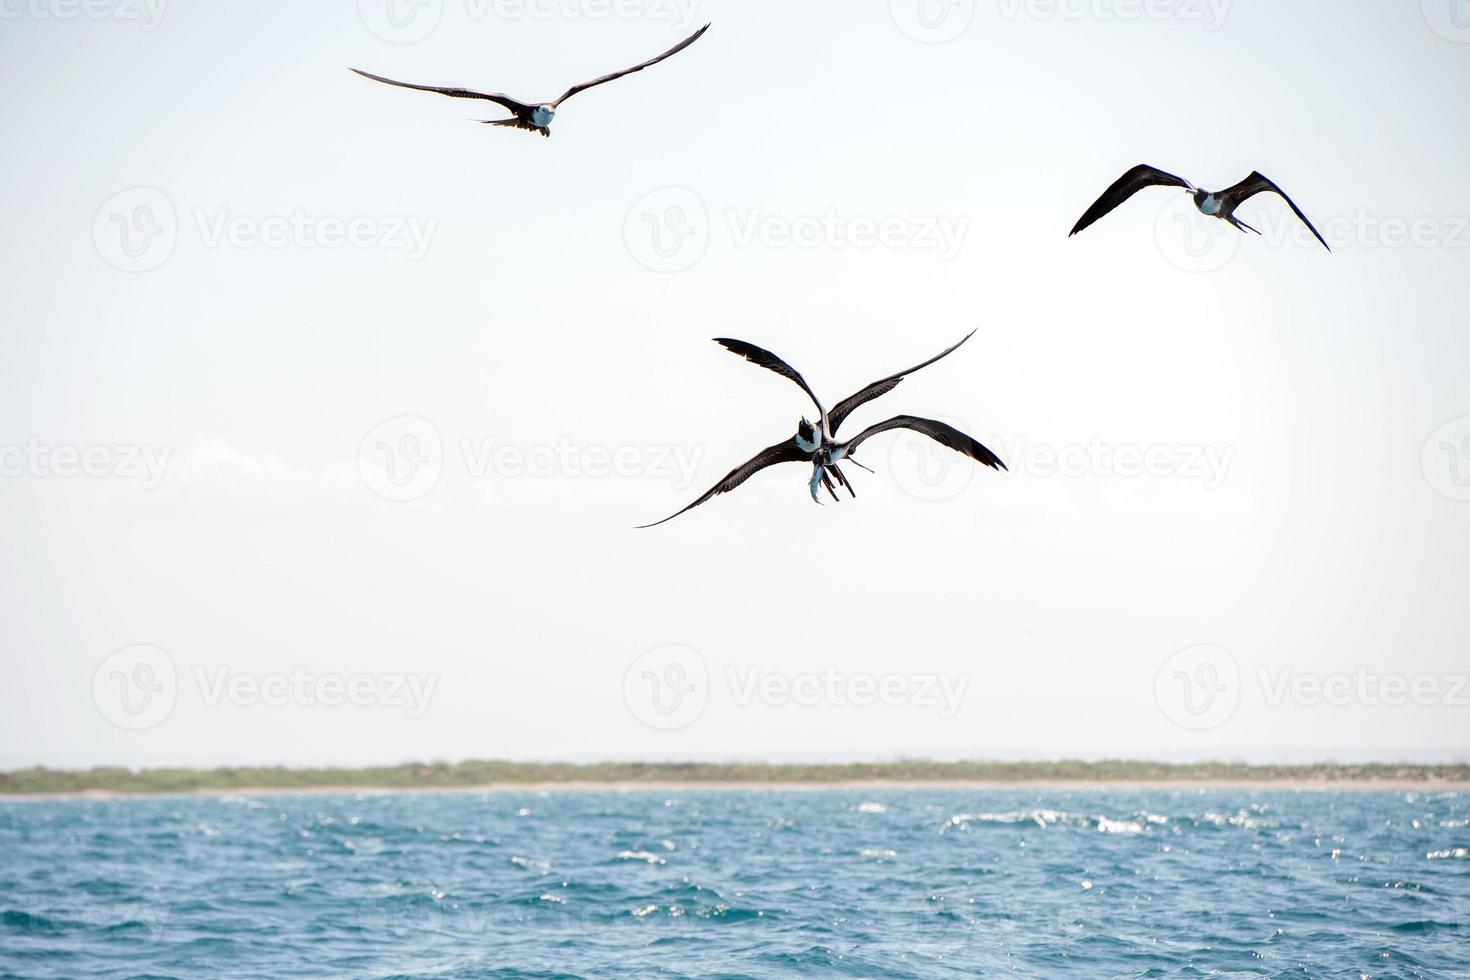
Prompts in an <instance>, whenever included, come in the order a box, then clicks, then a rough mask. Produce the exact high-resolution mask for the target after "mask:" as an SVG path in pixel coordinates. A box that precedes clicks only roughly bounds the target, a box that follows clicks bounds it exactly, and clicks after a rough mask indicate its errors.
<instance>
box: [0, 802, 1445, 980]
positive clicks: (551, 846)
mask: <svg viewBox="0 0 1470 980" xmlns="http://www.w3.org/2000/svg"><path fill="white" fill-rule="evenodd" d="M996 973H1009V974H1012V975H1016V976H1059V975H1078V976H1093V977H1102V976H1132V977H1176V976H1178V977H1192V976H1202V975H1207V974H1212V973H1221V974H1229V975H1240V976H1273V977H1274V976H1291V977H1315V976H1366V977H1452V976H1470V796H1467V795H1465V794H1457V793H1404V792H1396V793H1390V792H1331V791H1305V792H1292V791H1254V790H1228V789H1209V790H1178V791H1176V790H1165V789H1159V790H1140V791H1132V790H1127V791H1125V790H1086V791H1077V792H1064V791H1051V790H1045V791H1041V790H1029V789H1028V790H991V789H968V788H966V789H960V788H955V789H934V790H886V789H885V790H877V789H859V790H802V791H740V790H709V789H687V790H684V789H681V790H662V791H630V792H615V791H608V792H602V791H597V792H591V791H585V792H584V791H575V792H550V793H530V792H527V793H511V792H464V793H398V794H392V793H386V794H377V793H372V794H358V795H353V794H342V795H273V794H241V795H237V796H216V797H210V796H173V797H154V798H140V799H116V800H86V799H83V800H30V801H6V802H0V976H4V977H66V978H72V977H82V976H87V977H137V976H148V977H218V976H230V977H259V978H272V977H289V978H293V980H294V978H299V977H302V976H313V977H315V976H344V977H434V978H460V977H465V978H469V977H505V978H512V977H517V978H519V977H569V976H599V977H603V976H639V977H642V976H656V977H686V976H687V977H747V976H754V977H786V976H850V977H879V976H881V977H968V976H974V975H977V974H980V975H989V974H996Z"/></svg>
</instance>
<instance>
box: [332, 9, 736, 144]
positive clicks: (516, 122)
mask: <svg viewBox="0 0 1470 980" xmlns="http://www.w3.org/2000/svg"><path fill="white" fill-rule="evenodd" d="M707 30H709V25H708V24H705V25H704V26H703V27H701V28H700V29H699V30H697V31H695V32H694V33H693V34H691V35H689V36H688V37H686V38H685V39H684V40H682V41H680V42H679V43H678V44H676V45H674V46H673V47H672V48H669V50H667V51H665V52H664V53H663V54H661V55H659V56H658V57H656V58H650V59H648V60H647V61H645V62H642V63H641V64H637V65H634V66H633V67H632V68H624V69H623V70H622V71H615V72H613V73H612V74H610V75H603V76H602V77H601V78H594V79H592V81H590V82H583V83H581V84H580V85H573V86H572V87H571V88H569V89H567V90H566V91H565V92H563V93H562V94H561V95H560V96H559V97H558V98H556V99H555V100H553V101H551V102H539V103H538V102H522V101H521V100H520V99H513V98H511V97H510V96H508V95H505V94H504V93H502V92H477V91H475V90H473V89H467V88H446V87H441V86H438V85H414V84H412V83H410V82H398V81H394V80H393V79H391V78H384V77H383V76H382V75H374V74H373V73H372V72H366V71H363V70H361V69H360V68H354V69H352V70H353V71H355V72H357V73H358V74H359V75H361V76H362V77H363V78H371V79H372V80H373V81H375V82H383V83H384V84H385V85H396V86H398V87H399V88H411V89H414V90H415V91H419V92H437V93H439V94H440V95H447V96H449V97H450V98H453V99H482V100H484V101H486V102H494V103H495V104H496V105H498V106H500V107H502V108H504V109H505V110H506V111H508V112H510V113H511V117H510V118H509V119H482V120H480V121H481V122H483V123H485V124H486V125H488V126H508V127H510V128H512V129H524V130H526V131H527V132H531V133H540V134H541V135H542V136H550V135H551V121H552V120H553V119H555V118H556V111H557V109H558V108H560V107H561V104H562V103H563V102H565V101H566V100H567V99H570V98H571V97H572V96H574V95H576V94H577V93H578V92H585V91H587V90H588V89H589V88H595V87H597V86H598V85H603V84H605V83H607V82H611V81H615V80H617V79H619V78H622V77H623V76H624V75H631V74H633V73H634V72H635V71H642V70H643V69H645V68H648V67H650V66H652V65H656V64H658V63H659V62H660V61H663V60H664V59H665V58H670V57H673V56H674V55H676V54H678V53H679V52H680V51H683V50H684V49H685V48H687V47H689V45H691V44H693V43H694V42H695V41H698V40H699V39H700V37H702V36H703V35H704V32H705V31H707Z"/></svg>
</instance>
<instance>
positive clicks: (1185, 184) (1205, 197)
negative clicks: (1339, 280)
mask: <svg viewBox="0 0 1470 980" xmlns="http://www.w3.org/2000/svg"><path fill="white" fill-rule="evenodd" d="M1154 186H1158V187H1182V188H1184V189H1185V190H1187V191H1189V192H1190V193H1191V194H1192V195H1194V206H1195V207H1197V208H1199V210H1200V214H1205V215H1209V216H1210V217H1212V218H1219V219H1220V220H1221V221H1227V222H1229V223H1230V224H1231V225H1232V226H1233V227H1235V228H1238V229H1240V230H1241V231H1256V229H1254V228H1252V227H1251V226H1250V225H1248V224H1246V223H1245V222H1244V221H1241V220H1240V219H1239V218H1237V217H1236V216H1235V209H1236V208H1238V207H1240V206H1241V205H1242V204H1244V203H1245V202H1246V201H1248V200H1250V199H1251V198H1253V197H1255V196H1256V195H1257V194H1264V193H1266V192H1268V191H1269V192H1270V193H1272V194H1276V195H1279V196H1280V197H1281V199H1282V200H1283V201H1285V202H1286V203H1287V204H1288V205H1290V206H1291V209H1292V211H1294V212H1296V216H1297V217H1298V218H1301V219H1302V224H1304V225H1306V226H1307V228H1308V229H1309V230H1310V231H1311V232H1312V234H1313V235H1316V236H1317V241H1319V242H1321V243H1322V247H1323V248H1325V249H1327V251H1329V252H1330V251H1332V249H1331V248H1330V247H1329V246H1328V244H1327V240H1326V239H1324V238H1323V237H1322V235H1321V233H1320V232H1318V231H1317V229H1316V228H1314V227H1312V223H1311V222H1310V221H1308V220H1307V216H1306V215H1304V214H1302V209H1301V208H1299V207H1297V206H1296V202H1295V201H1293V200H1292V199H1291V198H1289V197H1287V196H1286V192H1285V191H1283V190H1282V189H1281V188H1279V187H1277V186H1276V185H1275V184H1273V183H1272V182H1271V181H1270V180H1269V179H1267V178H1266V177H1264V176H1262V175H1261V174H1260V173H1259V172H1258V171H1254V170H1253V171H1251V175H1250V176H1249V177H1247V178H1246V179H1245V180H1242V181H1241V182H1240V183H1238V184H1236V185H1235V186H1234V187H1227V188H1225V189H1224V190H1223V191H1207V190H1202V189H1200V188H1198V187H1195V186H1194V185H1193V184H1191V183H1190V182H1189V181H1187V180H1185V179H1184V178H1182V177H1175V176H1174V175H1173V174H1169V173H1165V172H1164V171H1162V170H1160V169H1158V168H1157V167H1150V166H1149V165H1148V164H1146V163H1141V164H1139V165H1138V166H1136V167H1134V168H1133V169H1132V170H1130V171H1128V172H1127V173H1126V174H1124V175H1123V176H1121V177H1119V178H1118V179H1117V180H1115V181H1113V186H1111V187H1109V188H1108V189H1107V190H1105V191H1103V194H1102V197H1100V198H1098V199H1097V200H1096V201H1094V202H1092V207H1090V208H1088V209H1087V211H1086V213H1084V214H1083V215H1082V217H1081V218H1078V219H1077V224H1076V225H1075V226H1073V228H1072V231H1071V232H1070V233H1069V234H1068V235H1067V237H1068V238H1071V237H1072V235H1075V234H1077V233H1078V232H1079V231H1081V230H1082V229H1083V228H1086V227H1087V226H1088V225H1090V224H1092V223H1093V222H1094V221H1096V220H1097V219H1098V218H1101V217H1102V216H1103V215H1105V214H1107V213H1108V212H1109V211H1111V210H1113V208H1115V207H1117V206H1118V205H1120V204H1122V203H1123V202H1124V201H1126V200H1128V199H1129V198H1130V197H1132V196H1133V195H1134V194H1137V193H1138V192H1139V191H1141V190H1143V189H1144V188H1145V187H1154ZM1256 234H1257V235H1259V234H1260V232H1258V231H1256Z"/></svg>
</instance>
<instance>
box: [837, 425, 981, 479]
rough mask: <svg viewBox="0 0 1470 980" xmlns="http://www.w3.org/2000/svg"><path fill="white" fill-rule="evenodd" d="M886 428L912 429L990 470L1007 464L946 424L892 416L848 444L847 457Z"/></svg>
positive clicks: (870, 427) (867, 429)
mask: <svg viewBox="0 0 1470 980" xmlns="http://www.w3.org/2000/svg"><path fill="white" fill-rule="evenodd" d="M889 429H912V430H914V431H915V432H919V433H922V434H924V435H926V436H928V437H929V438H930V439H933V440H934V441H935V442H937V443H939V444H940V445H942V446H948V447H949V448H950V449H953V450H954V451H955V452H960V453H964V454H965V455H966V456H968V457H970V458H971V459H973V460H975V461H977V462H980V463H984V464H985V465H986V466H989V467H990V468H991V469H997V470H1003V469H1005V468H1006V464H1005V463H1002V462H1001V461H1000V457H999V456H997V455H995V453H993V452H991V451H990V450H989V449H986V448H985V447H984V446H982V445H980V443H978V442H976V441H975V440H974V439H971V438H970V437H969V436H967V435H965V434H964V433H963V432H961V431H960V430H959V429H956V428H955V427H954V426H952V425H945V424H944V423H943V422H936V421H934V420H933V419H921V418H919V417H918V416H917V415H895V416H894V417H893V418H891V419H889V420H888V421H887V422H879V423H878V424H877V425H870V426H868V427H867V428H866V429H864V430H863V431H862V432H859V433H858V434H857V436H856V437H854V438H853V439H851V440H850V441H849V442H848V443H847V453H848V455H849V456H850V455H852V454H853V453H854V452H856V451H857V447H858V446H860V445H862V442H863V440H864V439H867V438H868V437H869V436H875V435H877V434H878V433H880V432H887V431H888V430H889Z"/></svg>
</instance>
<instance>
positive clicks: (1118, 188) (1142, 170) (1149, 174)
mask: <svg viewBox="0 0 1470 980" xmlns="http://www.w3.org/2000/svg"><path fill="white" fill-rule="evenodd" d="M1155 186H1160V187H1183V188H1185V189H1186V190H1194V186H1193V185H1192V184H1190V182H1189V181H1187V180H1185V179H1184V178H1183V177H1175V176H1174V175H1173V174H1170V173H1165V172H1164V171H1162V170H1160V169H1159V168H1158V167H1150V166H1149V165H1148V164H1146V163H1140V164H1139V165H1138V166H1136V167H1134V168H1133V169H1132V170H1130V171H1128V172H1127V173H1126V174H1124V175H1123V176H1121V177H1119V178H1118V179H1117V180H1115V181H1113V185H1112V186H1111V187H1109V188H1108V189H1107V190H1105V191H1103V193H1102V197H1099V198H1098V199H1097V200H1096V201H1093V202H1092V207H1090V208H1088V209H1087V210H1086V211H1085V212H1083V214H1082V217H1080V218H1078V219H1077V223H1076V224H1075V225H1073V226H1072V230H1071V231H1070V232H1068V233H1067V237H1068V238H1071V237H1072V236H1073V235H1075V234H1077V233H1078V232H1079V231H1081V230H1082V229H1084V228H1086V227H1087V226H1088V225H1090V224H1092V223H1093V222H1094V221H1096V220H1097V219H1098V218H1101V217H1102V216H1103V215H1105V214H1107V213H1108V212H1109V211H1111V210H1113V208H1115V207H1117V206H1118V205H1120V204H1122V203H1123V202H1124V201H1126V200H1128V199H1129V198H1130V197H1132V196H1133V195H1134V194H1137V193H1138V192H1139V191H1141V190H1143V189H1144V188H1145V187H1155Z"/></svg>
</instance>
